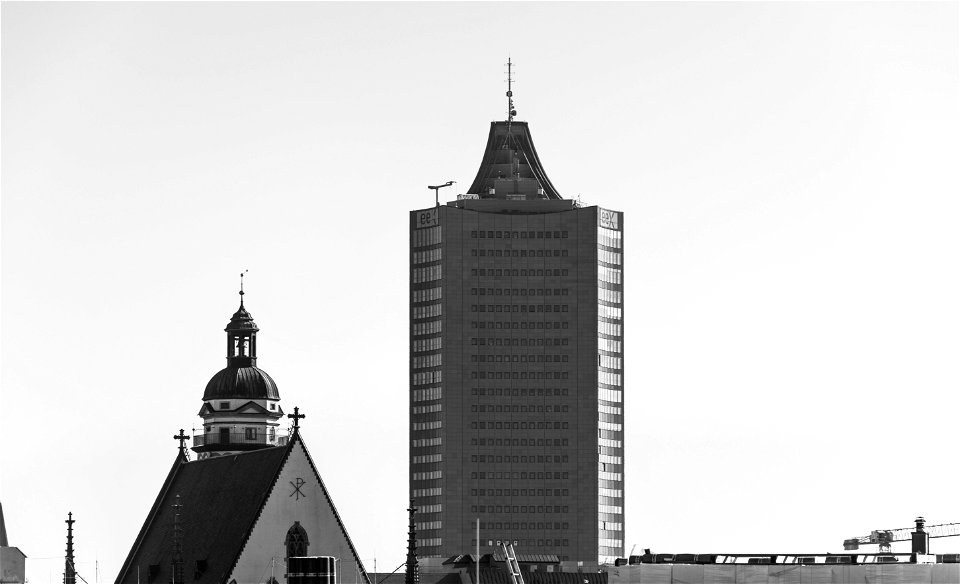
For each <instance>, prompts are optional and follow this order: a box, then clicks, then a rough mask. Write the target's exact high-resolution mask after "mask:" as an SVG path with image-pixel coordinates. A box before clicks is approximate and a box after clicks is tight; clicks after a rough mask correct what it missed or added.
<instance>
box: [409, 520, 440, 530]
mask: <svg viewBox="0 0 960 584" xmlns="http://www.w3.org/2000/svg"><path fill="white" fill-rule="evenodd" d="M415 525H416V526H417V530H418V531H422V530H424V529H440V528H441V527H443V522H442V521H423V522H420V521H417V522H416V524H415Z"/></svg>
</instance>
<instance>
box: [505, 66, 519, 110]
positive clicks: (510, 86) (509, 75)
mask: <svg viewBox="0 0 960 584" xmlns="http://www.w3.org/2000/svg"><path fill="white" fill-rule="evenodd" d="M516 115H517V110H516V109H515V108H514V107H513V60H512V59H511V58H510V57H507V122H508V123H509V122H512V121H513V118H514V116H516Z"/></svg>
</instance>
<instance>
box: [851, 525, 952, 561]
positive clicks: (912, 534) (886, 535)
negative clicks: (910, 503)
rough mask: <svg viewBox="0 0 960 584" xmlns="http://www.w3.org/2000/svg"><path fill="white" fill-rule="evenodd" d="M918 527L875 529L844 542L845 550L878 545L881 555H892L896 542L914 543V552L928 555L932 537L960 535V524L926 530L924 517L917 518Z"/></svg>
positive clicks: (931, 526) (930, 527)
mask: <svg viewBox="0 0 960 584" xmlns="http://www.w3.org/2000/svg"><path fill="white" fill-rule="evenodd" d="M914 521H915V522H916V527H915V528H910V527H904V528H902V529H875V530H873V531H871V532H870V535H864V536H863V537H854V538H851V539H845V540H843V549H845V550H856V549H859V548H860V546H861V545H864V544H877V545H879V546H880V553H890V549H891V548H890V544H892V543H893V542H895V541H912V542H913V551H914V552H917V553H922V554H925V553H927V548H928V547H929V546H928V545H927V544H928V543H929V538H931V537H952V536H955V535H960V523H941V524H940V525H930V526H928V527H926V528H924V523H925V520H924V519H923V517H917V518H916V519H915V520H914Z"/></svg>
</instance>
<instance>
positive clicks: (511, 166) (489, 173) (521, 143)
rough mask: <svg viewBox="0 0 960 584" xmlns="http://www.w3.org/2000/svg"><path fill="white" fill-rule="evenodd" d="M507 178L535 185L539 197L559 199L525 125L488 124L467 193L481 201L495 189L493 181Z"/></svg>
mask: <svg viewBox="0 0 960 584" xmlns="http://www.w3.org/2000/svg"><path fill="white" fill-rule="evenodd" d="M511 179H517V180H519V181H522V182H535V183H536V185H537V186H539V188H541V189H543V198H547V199H561V198H563V197H561V196H560V194H559V193H558V192H557V189H556V187H554V186H553V183H551V182H550V179H549V178H548V177H547V173H546V171H544V170H543V164H541V162H540V157H539V156H537V149H536V148H534V146H533V138H532V137H531V136H530V128H529V126H527V123H526V122H516V121H509V122H490V134H489V136H488V137H487V146H486V148H485V149H484V151H483V160H482V161H481V162H480V169H479V170H478V171H477V176H476V178H474V179H473V184H472V185H470V188H469V189H468V190H467V193H469V194H475V195H478V196H479V197H480V198H481V199H485V198H489V197H491V195H490V190H491V189H496V187H497V181H503V180H511Z"/></svg>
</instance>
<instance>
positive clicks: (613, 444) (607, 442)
mask: <svg viewBox="0 0 960 584" xmlns="http://www.w3.org/2000/svg"><path fill="white" fill-rule="evenodd" d="M598 443H599V444H600V446H606V447H607V448H623V440H614V439H612V438H599V439H598Z"/></svg>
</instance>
